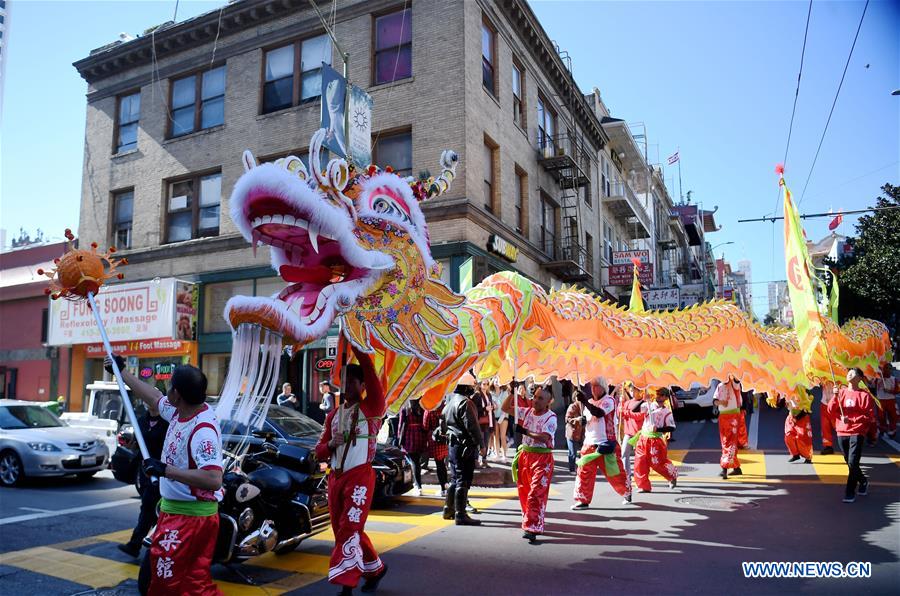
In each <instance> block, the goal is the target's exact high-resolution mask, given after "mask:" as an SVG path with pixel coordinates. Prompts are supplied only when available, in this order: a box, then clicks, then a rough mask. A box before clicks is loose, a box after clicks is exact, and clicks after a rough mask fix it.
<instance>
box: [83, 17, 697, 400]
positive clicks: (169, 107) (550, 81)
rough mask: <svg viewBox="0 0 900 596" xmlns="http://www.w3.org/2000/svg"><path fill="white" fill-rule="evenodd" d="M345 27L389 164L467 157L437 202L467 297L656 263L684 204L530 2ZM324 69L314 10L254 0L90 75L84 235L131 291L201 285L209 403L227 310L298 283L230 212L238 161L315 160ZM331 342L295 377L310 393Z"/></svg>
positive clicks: (434, 221) (115, 53) (91, 64)
mask: <svg viewBox="0 0 900 596" xmlns="http://www.w3.org/2000/svg"><path fill="white" fill-rule="evenodd" d="M333 18H334V33H335V36H336V39H337V40H338V43H339V45H340V46H341V48H342V49H343V50H344V51H345V52H347V53H348V54H349V78H350V81H351V82H352V83H354V84H356V85H358V86H360V87H362V88H364V89H365V90H366V91H367V92H368V93H369V94H370V95H371V96H372V98H373V100H374V110H373V114H372V116H373V160H374V161H375V162H376V163H378V164H379V165H382V166H385V165H391V166H393V167H394V168H395V169H396V170H398V171H399V172H401V173H407V174H418V173H419V172H421V171H422V170H425V169H430V170H432V171H434V170H435V168H436V167H437V163H438V157H439V156H440V153H441V151H442V150H443V149H447V148H451V149H454V150H456V151H457V152H458V153H459V155H460V162H461V165H460V168H459V169H458V171H457V178H456V181H455V182H454V184H453V188H452V189H451V191H450V192H449V193H448V194H446V195H445V196H442V197H441V198H440V199H438V200H434V201H430V202H429V203H426V204H423V208H424V210H425V215H426V218H427V220H428V222H429V229H430V232H431V240H432V252H433V254H434V256H435V258H436V259H438V260H439V261H441V262H442V263H443V264H444V272H445V277H446V281H447V282H448V283H449V284H450V285H451V286H452V287H454V288H456V289H459V286H460V276H459V271H460V267H461V266H462V265H463V264H464V263H467V262H468V261H469V259H471V264H472V269H473V282H474V283H477V282H478V281H479V280H480V279H482V278H483V277H485V276H486V275H488V274H490V273H492V272H494V271H499V270H504V269H513V270H516V271H519V272H521V273H522V274H524V275H526V276H528V277H530V278H531V279H534V280H535V281H537V282H539V283H541V284H543V285H545V286H547V287H556V286H559V285H560V284H562V283H579V284H581V285H583V286H585V287H588V288H590V289H593V290H595V291H597V292H598V293H600V292H602V293H605V294H606V295H607V296H609V297H612V298H615V297H616V296H617V295H618V293H619V289H620V288H616V287H609V286H605V285H604V284H605V283H606V273H605V271H606V268H607V267H608V266H609V264H610V260H611V253H612V251H613V250H626V249H632V248H647V249H652V250H651V252H652V253H653V257H652V258H653V259H657V258H659V256H658V255H657V250H656V241H657V238H656V232H655V229H654V223H653V222H654V219H653V218H654V217H655V216H654V213H657V212H659V210H658V209H657V204H659V203H660V201H663V202H664V201H665V200H668V195H667V194H665V195H664V196H661V195H660V193H659V192H658V187H657V192H654V191H653V181H652V180H653V177H652V169H651V168H650V167H649V166H648V165H647V164H646V162H645V159H644V157H643V156H642V155H641V154H640V151H639V150H638V148H637V146H636V144H635V142H634V139H633V138H632V137H631V134H630V131H628V129H627V126H623V125H622V124H624V123H622V124H619V123H621V121H618V122H616V121H614V120H615V119H610V118H609V113H608V111H607V110H606V108H605V106H602V101H601V100H600V97H599V92H597V91H596V90H595V91H594V93H592V94H588V95H584V94H583V93H582V92H581V91H580V90H579V88H578V87H577V85H576V84H575V83H574V79H573V77H572V74H571V61H570V60H569V59H568V58H567V57H566V54H565V53H562V54H561V53H560V51H559V48H558V47H557V46H555V44H554V43H553V42H551V41H550V39H549V38H548V36H547V34H546V33H545V32H544V30H543V28H542V27H541V26H540V24H539V23H538V21H537V19H536V17H535V16H534V14H533V13H532V11H531V9H530V8H529V7H528V5H527V3H526V2H524V1H522V0H501V1H498V2H492V1H488V0H478V1H472V2H458V1H455V0H422V1H417V2H413V3H409V2H399V1H397V0H372V1H359V0H346V1H342V2H338V3H337V8H336V11H335V12H334V14H333ZM323 61H324V62H327V63H330V64H332V65H334V66H335V68H337V69H338V70H340V56H339V54H338V52H337V50H336V49H335V48H334V47H333V46H332V44H331V43H330V41H329V38H328V36H327V35H326V32H325V30H324V28H323V26H322V24H321V22H320V20H319V18H318V16H317V15H316V13H315V11H314V10H313V9H312V8H311V7H310V5H309V4H308V3H307V2H305V1H302V0H244V1H240V2H233V3H229V4H227V5H224V6H223V7H221V8H220V9H218V10H215V11H212V12H209V13H206V14H204V15H201V16H198V17H196V18H193V19H190V20H188V21H185V22H182V23H178V24H173V23H166V24H164V25H161V26H159V27H156V28H153V29H152V30H148V31H147V32H145V33H144V34H143V35H141V36H140V37H138V38H137V39H134V40H131V41H118V42H115V43H112V44H110V45H108V46H105V47H102V48H99V49H97V50H95V51H93V52H91V54H90V55H89V56H88V57H86V58H84V59H82V60H79V61H78V62H76V63H75V67H76V68H77V69H78V71H79V73H80V74H81V75H82V77H83V78H84V79H85V80H86V81H87V82H88V94H87V126H86V133H85V134H86V139H85V147H86V150H85V163H84V180H83V189H82V204H81V221H80V229H79V232H80V237H81V238H83V239H84V240H85V241H88V242H90V241H98V242H101V243H110V242H111V243H116V244H117V245H118V247H119V248H120V250H122V254H123V255H125V256H127V257H128V260H129V261H130V263H131V265H129V266H128V267H127V269H126V271H125V272H126V274H127V276H128V279H129V280H141V279H152V278H154V277H177V278H179V279H186V280H189V281H195V282H199V283H200V287H201V290H200V295H201V297H200V317H199V319H200V323H199V330H198V331H199V336H198V344H199V346H198V352H199V363H200V366H201V367H202V368H203V369H204V371H205V372H207V374H208V375H209V376H210V378H211V392H213V393H215V392H217V391H218V390H219V386H218V383H219V379H221V378H223V377H224V370H225V366H227V361H228V355H229V352H230V346H231V336H230V333H229V332H228V331H229V330H228V327H227V325H226V324H225V322H224V321H223V320H222V317H221V312H222V307H223V306H224V304H225V301H226V300H227V299H228V298H229V297H231V296H232V295H235V294H258V295H261V294H267V295H269V294H272V293H273V292H274V291H276V290H277V289H279V288H280V287H282V286H283V284H282V282H281V281H280V280H279V279H278V278H277V277H274V276H273V273H274V272H273V271H272V270H271V269H270V268H269V267H268V262H269V258H268V253H267V251H266V250H262V251H260V253H259V255H258V256H257V257H255V258H254V256H253V254H252V252H251V251H250V250H248V248H249V247H248V246H247V243H246V242H245V241H244V239H243V238H242V237H241V236H240V235H239V234H238V233H237V230H236V228H235V226H234V225H233V223H232V222H231V220H230V219H229V218H228V217H227V215H226V214H227V210H228V205H227V197H228V194H229V192H230V189H231V188H232V186H233V185H234V183H235V181H236V180H237V179H238V177H239V176H240V175H241V173H242V172H243V168H242V165H241V161H240V158H241V153H242V151H243V150H244V149H250V150H251V151H252V152H253V154H254V155H255V156H256V157H257V159H259V160H260V161H269V160H273V159H275V158H277V157H281V156H284V155H287V154H291V153H293V154H295V155H298V156H300V157H302V158H304V159H305V157H306V156H305V153H306V149H307V146H308V142H309V138H310V137H311V136H312V134H313V132H314V131H315V130H316V129H317V128H318V127H319V113H320V101H319V91H320V89H319V87H320V84H319V80H320V79H319V70H318V69H319V68H320V67H321V63H322V62H323ZM639 184H643V185H644V186H642V187H639V188H638V190H639V192H643V193H644V194H643V197H644V198H643V199H638V198H637V195H636V194H635V191H633V190H632V185H639ZM663 189H664V185H663ZM669 204H671V201H670V200H669ZM666 209H668V208H667V207H665V206H664V207H663V211H662V212H660V213H661V215H660V217H662V218H663V219H665V220H666V224H667V222H668V219H669V218H668V213H669V212H668V211H666ZM676 219H677V223H679V224H680V221H681V220H680V218H676ZM664 227H665V224H664V225H663V226H662V228H664ZM662 228H660V229H661V230H662ZM510 247H512V250H511V249H510ZM658 270H659V268H657V271H658ZM660 279H661V278H660ZM622 289H624V288H622ZM324 346H325V344H324V342H321V343H320V344H314V345H312V346H310V347H309V349H308V350H307V351H305V352H304V355H303V359H302V362H301V363H300V364H299V365H294V366H291V367H288V368H287V375H288V378H289V379H291V380H293V381H297V380H303V381H304V389H306V390H307V391H308V389H309V388H311V387H314V386H315V385H314V381H315V380H316V379H317V378H318V373H317V372H316V370H315V369H316V366H315V364H316V363H317V361H318V360H319V359H320V358H321V357H322V356H324V355H325V353H324ZM73 386H74V381H73Z"/></svg>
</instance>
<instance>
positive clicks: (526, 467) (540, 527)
mask: <svg viewBox="0 0 900 596" xmlns="http://www.w3.org/2000/svg"><path fill="white" fill-rule="evenodd" d="M552 479H553V454H552V453H529V452H527V451H523V452H522V453H521V455H519V473H518V488H519V505H520V506H521V507H522V529H523V530H525V531H526V532H534V533H535V534H541V533H543V531H544V512H545V510H546V509H547V499H548V498H549V496H550V481H551V480H552Z"/></svg>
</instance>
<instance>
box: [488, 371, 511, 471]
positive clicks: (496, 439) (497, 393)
mask: <svg viewBox="0 0 900 596" xmlns="http://www.w3.org/2000/svg"><path fill="white" fill-rule="evenodd" d="M507 395H509V391H508V390H507V389H506V388H505V387H500V386H498V385H497V383H491V399H492V401H493V404H494V434H493V448H494V456H495V457H496V458H497V459H498V460H499V461H500V463H502V464H505V463H507V462H508V460H507V459H506V449H507V441H506V428H507V426H509V414H507V413H506V412H504V411H503V410H502V408H501V406H502V405H503V400H504V399H506V396H507Z"/></svg>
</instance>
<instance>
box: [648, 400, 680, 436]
mask: <svg viewBox="0 0 900 596" xmlns="http://www.w3.org/2000/svg"><path fill="white" fill-rule="evenodd" d="M644 408H648V405H647V404H643V405H642V406H641V409H642V410H643V409H644ZM663 426H671V427H672V428H675V417H674V416H672V410H670V409H669V408H667V407H665V406H661V405H659V404H658V403H656V402H652V403H650V405H649V411H648V412H647V417H646V418H644V425H643V426H642V427H641V430H643V431H646V432H648V433H652V432H656V429H657V428H662V427H663Z"/></svg>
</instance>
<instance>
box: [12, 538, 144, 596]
mask: <svg viewBox="0 0 900 596" xmlns="http://www.w3.org/2000/svg"><path fill="white" fill-rule="evenodd" d="M0 565H10V566H12V567H19V568H20V569H27V570H28V571H33V572H35V573H40V574H42V575H49V576H51V577H58V578H60V579H65V580H68V581H71V582H75V583H77V584H84V585H86V586H90V587H92V588H102V587H106V586H115V585H117V584H120V583H122V582H123V581H125V580H127V579H137V575H138V568H137V565H130V564H128V563H119V562H118V561H113V560H110V559H104V558H102V557H94V556H91V555H82V554H80V553H73V552H71V551H65V550H60V549H57V548H50V547H47V546H38V547H35V548H29V549H25V550H20V551H16V552H11V553H4V554H2V555H0Z"/></svg>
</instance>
